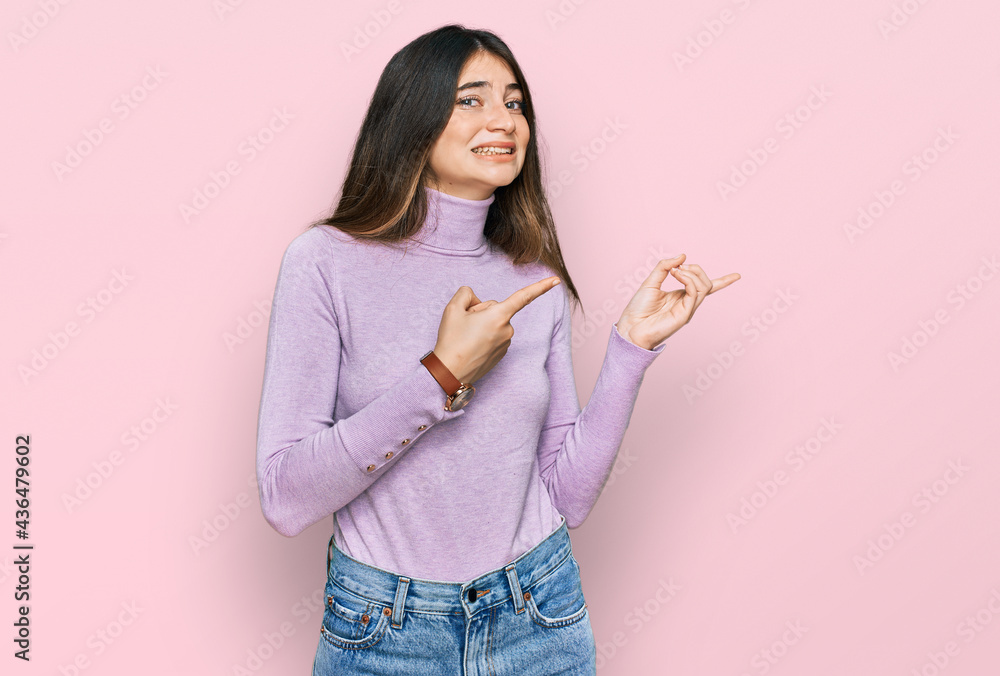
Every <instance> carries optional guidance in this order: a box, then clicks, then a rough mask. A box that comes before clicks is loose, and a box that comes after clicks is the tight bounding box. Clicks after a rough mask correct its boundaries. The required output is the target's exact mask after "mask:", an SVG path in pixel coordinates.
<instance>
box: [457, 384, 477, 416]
mask: <svg viewBox="0 0 1000 676" xmlns="http://www.w3.org/2000/svg"><path fill="white" fill-rule="evenodd" d="M475 392H476V389H475V388H474V387H470V388H468V389H465V390H462V391H461V392H459V393H458V394H456V395H455V398H454V399H452V400H451V410H452V411H457V410H458V409H460V408H462V407H463V406H465V405H466V404H468V403H469V402H470V401H471V400H472V395H473V394H475Z"/></svg>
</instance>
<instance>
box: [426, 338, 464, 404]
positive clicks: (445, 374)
mask: <svg viewBox="0 0 1000 676" xmlns="http://www.w3.org/2000/svg"><path fill="white" fill-rule="evenodd" d="M420 363H421V364H423V365H424V366H426V367H427V370H428V371H430V372H431V375H432V376H434V380H436V381H438V385H440V386H441V389H443V390H444V393H445V395H447V397H448V403H447V404H445V405H444V410H446V411H457V410H459V409H460V408H464V407H465V405H466V404H468V403H469V402H470V401H472V395H474V394H475V393H476V388H475V387H473V386H472V385H466V384H465V383H461V382H459V381H458V378H456V377H455V376H454V375H452V372H451V371H449V370H448V367H447V366H445V365H444V364H442V363H441V360H440V359H438V356H437V355H436V354H434V350H430V351H429V352H428V353H427V354H425V355H424V356H423V357H421V358H420Z"/></svg>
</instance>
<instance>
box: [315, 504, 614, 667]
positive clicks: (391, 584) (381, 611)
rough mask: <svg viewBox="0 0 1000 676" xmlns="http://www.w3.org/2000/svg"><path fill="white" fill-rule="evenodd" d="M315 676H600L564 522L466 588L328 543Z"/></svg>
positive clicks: (472, 581) (575, 564)
mask: <svg viewBox="0 0 1000 676" xmlns="http://www.w3.org/2000/svg"><path fill="white" fill-rule="evenodd" d="M327 571H328V575H327V583H326V592H325V595H324V601H325V610H324V613H323V623H322V625H321V627H320V637H319V647H318V648H317V650H316V659H315V661H314V662H313V672H312V673H313V676H327V675H330V674H391V675H396V674H419V675H420V676H427V675H432V676H442V675H449V676H450V675H451V674H454V675H455V676H459V675H462V676H487V675H496V676H506V675H507V674H510V675H513V674H519V675H521V676H532V675H535V674H537V675H539V676H541V675H543V674H544V675H545V676H551V675H552V674H567V675H569V676H580V675H586V676H594V675H595V674H596V673H597V646H596V643H595V641H594V633H593V629H592V628H591V626H590V616H589V614H588V610H587V602H586V600H585V599H584V597H583V587H582V584H581V579H580V566H579V564H578V563H577V561H576V558H575V557H574V556H573V551H572V547H571V544H570V538H569V532H568V531H567V528H566V520H565V519H563V520H562V523H561V524H560V526H559V528H557V529H556V530H555V531H554V532H553V533H552V534H551V535H549V536H547V537H546V538H545V539H544V540H542V541H541V542H540V543H539V544H537V545H535V546H534V547H533V548H531V549H529V550H528V551H527V552H525V553H524V554H522V555H521V556H519V557H517V558H516V559H514V560H513V561H511V562H510V563H508V564H507V565H505V566H503V567H501V568H497V569H496V570H493V571H490V572H488V573H485V574H483V575H480V576H479V577H477V578H475V579H473V580H469V581H468V582H463V583H458V582H454V583H449V582H436V581H432V580H421V579H419V578H410V577H405V576H401V575H396V574H395V573H391V572H389V571H387V570H382V569H381V568H376V567H374V566H370V565H368V564H366V563H362V562H361V561H358V560H357V559H354V558H352V557H350V556H347V555H346V554H344V552H342V551H341V550H340V549H339V548H338V547H337V546H336V545H335V544H334V542H333V537H331V538H330V544H329V549H328V553H327Z"/></svg>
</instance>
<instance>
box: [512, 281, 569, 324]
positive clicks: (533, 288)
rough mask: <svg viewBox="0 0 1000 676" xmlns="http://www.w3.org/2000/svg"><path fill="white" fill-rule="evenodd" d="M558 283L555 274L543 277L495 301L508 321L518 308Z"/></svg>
mask: <svg viewBox="0 0 1000 676" xmlns="http://www.w3.org/2000/svg"><path fill="white" fill-rule="evenodd" d="M559 283H560V282H559V278H558V277H556V276H552V277H546V278H545V279H542V280H539V281H537V282H535V283H533V284H529V285H528V286H526V287H524V288H523V289H518V290H517V291H515V292H514V293H512V294H511V295H510V296H509V297H508V298H507V299H506V300H504V301H502V302H500V303H497V305H499V306H501V307H502V308H503V310H504V312H505V313H507V320H508V321H510V318H511V317H513V316H514V315H515V314H517V313H518V312H519V311H520V310H523V309H524V308H525V307H527V306H528V303H530V302H531V301H533V300H535V299H536V298H538V297H539V296H541V295H542V294H543V293H545V292H546V291H548V290H549V289H551V288H552V287H554V286H555V285H556V284H559Z"/></svg>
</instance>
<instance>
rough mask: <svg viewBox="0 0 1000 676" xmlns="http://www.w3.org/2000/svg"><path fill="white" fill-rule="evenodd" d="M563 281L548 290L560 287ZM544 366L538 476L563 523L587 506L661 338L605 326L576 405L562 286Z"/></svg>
mask: <svg viewBox="0 0 1000 676" xmlns="http://www.w3.org/2000/svg"><path fill="white" fill-rule="evenodd" d="M562 287H563V285H562V284H560V285H558V286H556V287H555V288H554V289H553V291H560V290H562ZM559 295H560V296H561V298H562V301H561V305H562V307H561V311H560V313H559V316H558V317H557V319H556V324H555V329H554V330H553V333H552V345H551V348H550V351H549V357H548V360H547V361H546V362H545V370H546V372H547V373H548V375H549V382H550V385H551V394H550V399H549V410H548V413H547V415H546V419H545V422H544V423H543V426H542V432H541V436H540V439H539V443H538V463H539V471H540V473H541V476H542V481H543V482H544V483H545V486H546V487H547V488H548V491H549V496H550V497H551V498H552V503H553V505H555V507H556V509H557V510H559V513H560V514H562V515H563V516H564V517H566V525H567V527H569V528H577V527H579V526H580V525H581V524H582V523H583V522H584V520H585V519H586V518H587V516H588V515H589V514H590V511H591V509H593V507H594V504H595V503H596V502H597V498H598V497H599V496H600V494H601V490H603V488H604V484H605V483H606V482H607V479H608V477H609V476H610V474H611V468H612V466H613V465H614V462H615V459H616V458H617V457H618V449H619V448H620V447H621V443H622V440H623V439H624V437H625V430H626V428H627V427H628V424H629V419H630V418H631V416H632V409H633V408H634V406H635V400H636V398H637V396H638V394H639V386H640V385H641V384H642V379H643V376H644V375H645V371H646V368H647V367H648V366H649V365H650V364H651V363H652V362H653V360H654V359H655V358H656V356H657V355H659V354H660V353H661V352H663V349H664V347H665V346H666V343H663V344H660V345H658V346H656V347H655V348H654V349H652V350H647V349H645V348H642V347H639V346H638V345H636V344H634V343H632V342H630V341H628V340H626V339H625V338H624V337H622V335H621V334H619V333H618V325H617V323H615V324H614V325H612V327H611V335H610V337H609V340H608V346H607V351H606V353H605V356H604V364H603V365H602V367H601V372H600V374H599V375H598V378H597V382H596V384H595V385H594V391H593V393H591V395H590V400H589V401H588V402H587V405H586V406H585V407H584V408H583V410H581V409H580V402H579V399H578V398H577V393H576V381H575V378H574V376H573V355H572V325H571V321H572V316H571V312H570V306H569V297H568V295H567V294H566V293H565V291H563V292H562V293H561V294H559Z"/></svg>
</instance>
